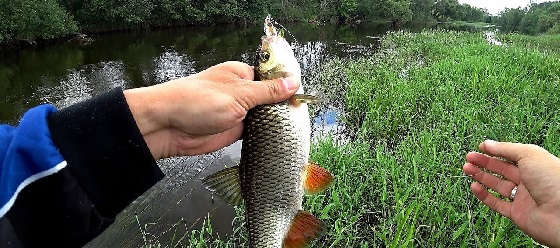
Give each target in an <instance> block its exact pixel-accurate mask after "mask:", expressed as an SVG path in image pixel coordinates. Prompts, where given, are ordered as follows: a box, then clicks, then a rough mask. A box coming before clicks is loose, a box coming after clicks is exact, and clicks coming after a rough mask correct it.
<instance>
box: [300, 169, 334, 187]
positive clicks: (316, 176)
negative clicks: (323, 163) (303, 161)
mask: <svg viewBox="0 0 560 248" xmlns="http://www.w3.org/2000/svg"><path fill="white" fill-rule="evenodd" d="M333 179H334V178H333V176H332V175H331V173H329V172H328V171H327V170H325V169H324V168H322V167H320V166H319V165H317V164H315V163H313V162H309V164H307V165H306V166H305V168H304V171H303V189H304V190H305V193H306V194H316V193H319V192H321V191H323V190H325V189H326V188H327V187H328V186H329V185H330V184H331V183H332V181H333Z"/></svg>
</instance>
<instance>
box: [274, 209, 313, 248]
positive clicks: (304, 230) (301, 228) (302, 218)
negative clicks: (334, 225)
mask: <svg viewBox="0 0 560 248" xmlns="http://www.w3.org/2000/svg"><path fill="white" fill-rule="evenodd" d="M322 225H323V224H322V223H321V221H320V220H319V219H317V218H315V216H313V215H311V214H310V213H308V212H305V211H303V210H300V211H299V212H298V213H297V214H296V216H295V217H294V219H293V220H292V225H291V226H290V230H288V233H287V234H286V237H284V245H283V247H284V248H302V247H305V246H307V245H308V244H309V243H310V242H311V240H313V239H314V238H316V237H317V236H319V234H320V233H321V231H322Z"/></svg>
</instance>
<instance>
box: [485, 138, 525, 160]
mask: <svg viewBox="0 0 560 248" xmlns="http://www.w3.org/2000/svg"><path fill="white" fill-rule="evenodd" d="M479 148H480V150H481V151H482V152H484V153H486V154H489V155H492V156H495V157H502V158H505V159H507V160H509V161H511V162H518V161H519V160H521V159H523V158H524V157H526V156H527V155H529V153H530V152H531V151H533V150H534V147H533V145H527V144H521V143H510V142H497V141H493V140H486V141H484V142H482V143H480V145H479Z"/></svg>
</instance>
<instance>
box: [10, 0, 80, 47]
mask: <svg viewBox="0 0 560 248" xmlns="http://www.w3.org/2000/svg"><path fill="white" fill-rule="evenodd" d="M0 20H2V21H0V42H2V41H6V40H14V39H17V40H27V41H33V40H35V39H52V38H56V37H60V36H66V35H69V34H72V33H74V32H76V31H77V29H78V28H77V26H76V23H75V22H74V20H73V19H72V16H70V15H69V14H68V13H67V12H66V10H65V9H64V8H62V7H61V6H60V5H59V4H58V2H57V1H56V0H0Z"/></svg>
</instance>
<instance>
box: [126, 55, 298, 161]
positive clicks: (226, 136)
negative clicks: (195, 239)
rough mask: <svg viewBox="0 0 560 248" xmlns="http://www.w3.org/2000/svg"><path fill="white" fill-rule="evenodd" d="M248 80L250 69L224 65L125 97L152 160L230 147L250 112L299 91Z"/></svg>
mask: <svg viewBox="0 0 560 248" xmlns="http://www.w3.org/2000/svg"><path fill="white" fill-rule="evenodd" d="M253 79H254V74H253V67H251V66H249V65H247V64H245V63H241V62H226V63H222V64H219V65H216V66H213V67H210V68H208V69H206V70H204V71H202V72H200V73H197V74H194V75H191V76H189V77H186V78H181V79H177V80H173V81H169V82H167V83H164V84H159V85H154V86H151V87H145V88H137V89H130V90H126V91H125V92H124V94H125V97H126V100H127V103H128V105H129V107H130V110H131V112H132V114H133V116H134V119H135V120H136V123H137V125H138V128H139V129H140V132H141V133H142V135H143V136H144V140H145V141H146V143H147V145H148V147H149V148H150V151H151V152H152V155H153V156H154V158H155V159H159V158H164V157H171V156H181V155H196V154H204V153H209V152H212V151H215V150H218V149H220V148H222V147H225V146H228V145H230V144H232V143H234V142H235V141H237V140H238V139H239V138H240V137H241V133H242V131H243V119H244V118H245V115H246V114H247V111H248V110H249V109H251V108H253V107H255V106H257V105H261V104H269V103H275V102H281V101H283V100H287V99H288V98H289V97H290V96H292V95H293V94H294V93H295V92H296V91H297V89H298V88H299V80H296V79H290V78H284V79H275V80H269V81H252V80H253Z"/></svg>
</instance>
